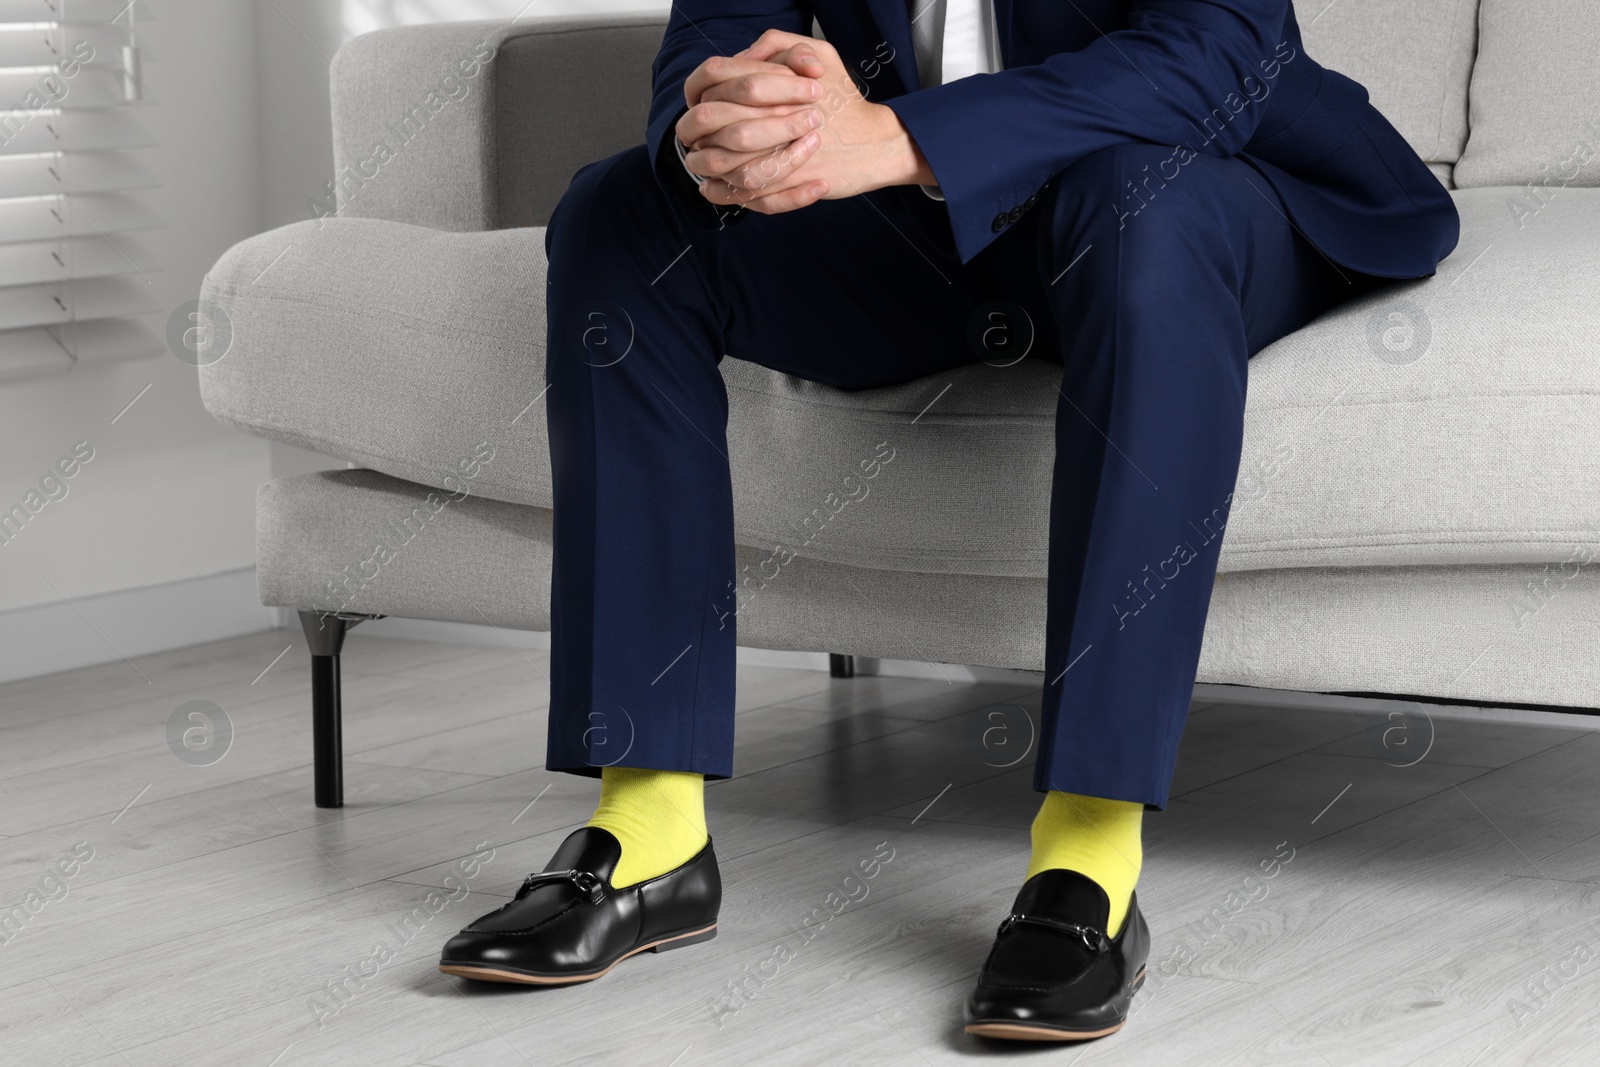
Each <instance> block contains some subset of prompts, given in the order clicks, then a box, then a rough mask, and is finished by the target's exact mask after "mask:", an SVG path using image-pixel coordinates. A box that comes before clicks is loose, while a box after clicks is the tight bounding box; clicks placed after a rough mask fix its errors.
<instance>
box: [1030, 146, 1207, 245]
mask: <svg viewBox="0 0 1600 1067" xmlns="http://www.w3.org/2000/svg"><path fill="white" fill-rule="evenodd" d="M1233 165H1235V164H1234V163H1233V161H1230V160H1223V159H1218V158H1216V157H1215V156H1205V155H1201V154H1200V153H1197V152H1195V151H1193V150H1192V149H1188V148H1185V147H1183V146H1181V145H1180V146H1178V147H1176V148H1174V147H1170V146H1166V145H1152V144H1143V143H1126V144H1117V145H1111V146H1109V147H1106V148H1102V149H1099V150H1097V151H1094V152H1090V153H1089V154H1088V155H1086V156H1084V157H1082V158H1081V159H1079V160H1078V161H1077V162H1076V163H1074V164H1073V165H1072V166H1070V167H1068V168H1067V169H1066V170H1065V171H1063V172H1062V173H1061V176H1060V177H1059V178H1058V179H1057V183H1058V185H1059V189H1058V192H1057V198H1058V199H1057V208H1058V210H1057V212H1056V216H1057V220H1058V222H1059V221H1061V220H1063V219H1065V220H1066V221H1068V222H1069V223H1075V224H1076V225H1077V226H1078V227H1079V228H1084V227H1091V228H1094V229H1100V230H1105V229H1109V230H1111V231H1113V232H1115V233H1118V234H1122V233H1124V232H1127V231H1131V230H1132V229H1133V227H1134V226H1135V224H1136V223H1141V222H1142V223H1144V224H1146V225H1144V226H1143V227H1142V229H1143V231H1144V233H1145V234H1146V235H1147V236H1148V235H1153V234H1154V233H1159V232H1161V231H1163V230H1165V231H1171V230H1174V229H1178V230H1187V229H1193V228H1196V227H1209V228H1212V229H1215V227H1216V225H1217V223H1218V221H1219V218H1220V217H1221V214H1220V213H1219V211H1218V208H1219V207H1222V206H1225V205H1224V204H1223V203H1222V201H1225V200H1226V199H1227V198H1228V197H1229V196H1231V195H1232V191H1233V190H1232V188H1231V186H1232V185H1235V184H1236V183H1234V182H1231V181H1228V180H1226V179H1227V177H1228V176H1226V175H1224V174H1222V173H1221V172H1220V170H1219V168H1225V167H1230V166H1233ZM1219 184H1220V185H1228V186H1230V188H1229V189H1226V190H1224V189H1222V188H1219ZM1059 228H1060V227H1059V226H1058V229H1059Z"/></svg>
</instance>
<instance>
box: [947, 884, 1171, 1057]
mask: <svg viewBox="0 0 1600 1067" xmlns="http://www.w3.org/2000/svg"><path fill="white" fill-rule="evenodd" d="M1110 911H1111V901H1110V900H1109V899H1108V898H1107V897H1106V893H1105V890H1103V889H1101V888H1100V886H1099V885H1098V884H1096V883H1095V881H1094V880H1093V879H1091V878H1086V877H1085V876H1083V875H1081V874H1079V873H1078V872H1076V871H1063V870H1049V871H1040V872H1039V873H1038V874H1036V875H1034V876H1033V877H1032V878H1029V879H1028V880H1027V882H1025V883H1024V884H1023V886H1022V891H1021V892H1019V893H1018V894H1017V900H1016V903H1015V904H1014V905H1013V906H1012V909H1011V914H1010V915H1007V916H1006V917H1005V919H1004V920H1002V921H1001V923H1000V930H999V932H998V934H996V936H995V942H994V948H993V949H991V950H990V952H989V958H988V959H987V960H986V961H985V962H984V965H983V970H982V971H980V972H979V973H978V988H977V989H976V990H974V991H973V994H972V996H970V997H969V998H967V1005H966V1011H965V1017H966V1023H967V1033H969V1034H978V1035H979V1036H981V1037H998V1038H1007V1039H1010V1040H1014V1041H1083V1040H1086V1039H1088V1038H1091V1037H1104V1036H1105V1035H1107V1034H1112V1033H1115V1032H1116V1031H1118V1030H1120V1029H1122V1024H1123V1023H1124V1022H1126V1021H1127V1018H1128V1006H1129V1004H1131V1003H1132V1001H1133V995H1134V993H1136V992H1138V991H1139V987H1140V986H1142V985H1143V984H1144V965H1145V961H1146V960H1147V959H1148V958H1149V956H1150V927H1149V926H1148V925H1147V924H1146V923H1145V921H1144V914H1143V913H1142V912H1140V911H1139V897H1138V894H1137V893H1136V894H1134V897H1133V900H1132V902H1131V903H1130V904H1129V905H1128V918H1127V920H1126V921H1125V922H1124V923H1123V924H1122V929H1121V930H1120V931H1118V933H1117V936H1116V937H1114V938H1108V937H1106V934H1105V929H1106V919H1107V917H1108V915H1109V913H1110Z"/></svg>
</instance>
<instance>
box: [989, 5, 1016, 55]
mask: <svg viewBox="0 0 1600 1067" xmlns="http://www.w3.org/2000/svg"><path fill="white" fill-rule="evenodd" d="M1015 3H1016V0H994V28H995V36H996V37H998V38H999V39H1000V42H999V43H1000V62H1001V63H1003V64H1004V65H1005V66H1006V67H1008V68H1009V67H1010V66H1011V14H1012V11H1013V8H1014V5H1015Z"/></svg>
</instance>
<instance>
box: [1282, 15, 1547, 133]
mask: <svg viewBox="0 0 1600 1067" xmlns="http://www.w3.org/2000/svg"><path fill="white" fill-rule="evenodd" d="M1515 2H1517V3H1521V2H1522V0H1515ZM1549 2H1551V3H1557V2H1560V0H1549ZM1294 9H1295V17H1296V18H1297V19H1298V20H1299V22H1300V32H1301V35H1302V36H1303V37H1304V38H1305V43H1306V52H1307V53H1308V54H1309V55H1310V56H1311V58H1312V59H1315V60H1316V61H1317V62H1318V63H1321V64H1322V65H1323V66H1325V67H1329V68H1331V69H1333V70H1336V71H1338V72H1339V73H1341V74H1346V75H1349V76H1350V77H1352V78H1354V79H1355V80H1356V81H1358V82H1360V83H1361V84H1362V85H1365V86H1366V87H1367V92H1368V93H1369V94H1370V95H1371V97H1372V103H1373V106H1375V107H1376V108H1377V109H1378V110H1379V111H1381V112H1382V113H1383V116H1384V117H1385V118H1387V119H1388V120H1389V121H1390V122H1392V123H1394V126H1395V129H1397V130H1399V131H1400V133H1401V134H1402V135H1404V137H1405V139H1406V140H1407V141H1408V142H1409V143H1410V144H1411V147H1412V148H1414V149H1416V151H1417V155H1419V156H1421V157H1422V158H1423V160H1424V161H1426V162H1428V163H1454V162H1455V161H1456V160H1458V159H1460V158H1461V151H1462V149H1463V148H1464V147H1465V146H1466V143H1467V87H1468V84H1469V83H1470V81H1471V78H1472V57H1473V52H1474V50H1475V49H1476V48H1477V37H1478V31H1477V18H1478V0H1295V5H1294Z"/></svg>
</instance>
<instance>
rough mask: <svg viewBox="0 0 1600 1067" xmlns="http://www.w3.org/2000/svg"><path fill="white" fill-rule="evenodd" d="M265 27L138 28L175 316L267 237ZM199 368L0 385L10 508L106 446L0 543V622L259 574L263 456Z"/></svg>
mask: <svg viewBox="0 0 1600 1067" xmlns="http://www.w3.org/2000/svg"><path fill="white" fill-rule="evenodd" d="M254 29H255V20H254V15H253V12H252V11H251V10H250V8H249V7H247V6H246V5H244V4H240V3H237V2H229V3H217V2H215V0H165V2H164V3H163V4H162V5H161V11H160V21H159V22H152V23H148V24H142V26H141V33H142V35H143V36H144V39H145V40H146V41H147V42H148V44H149V46H150V50H151V52H152V53H153V54H154V56H155V57H157V58H156V61H155V62H152V63H149V64H148V65H147V67H146V70H145V76H146V86H147V91H148V94H149V95H150V96H152V97H154V98H155V99H156V100H158V101H159V104H158V105H157V106H155V107H151V108H149V109H147V110H146V111H145V112H144V113H143V117H144V119H145V121H146V123H147V124H148V125H149V126H150V127H151V128H152V130H153V132H154V134H155V136H156V138H157V140H158V141H159V142H160V145H161V147H160V149H159V150H157V151H154V152H149V153H146V154H145V155H144V159H145V161H146V162H147V163H148V164H149V165H150V166H151V167H152V169H154V171H155V172H156V174H157V175H158V177H159V178H160V182H161V188H160V189H159V190H158V191H157V192H156V193H155V194H154V195H153V196H152V198H151V200H150V202H151V204H152V206H154V207H155V209H156V210H157V211H158V212H159V213H160V214H161V215H162V216H163V217H164V218H165V219H166V220H167V222H168V225H167V227H166V228H165V229H164V230H163V231H161V233H160V234H159V235H157V236H156V237H155V238H154V241H155V242H156V246H157V247H158V248H159V249H160V250H161V252H162V262H163V264H164V267H163V269H162V270H161V271H159V272H156V273H151V274H150V278H151V281H152V283H153V287H154V291H155V294H156V298H157V302H158V304H159V306H160V307H161V308H162V309H163V310H164V311H170V310H173V309H176V308H177V307H178V306H179V305H180V304H182V303H183V302H185V301H187V300H192V299H194V298H195V296H196V295H197V294H198V293H199V290H200V278H201V276H202V275H203V274H204V272H205V270H206V269H207V268H208V267H209V266H210V265H211V264H212V263H213V262H214V261H215V260H216V258H217V257H218V256H219V255H221V253H222V252H223V251H224V250H225V249H226V248H227V247H228V246H229V245H231V244H233V243H234V242H236V241H238V240H240V239H241V238H244V237H246V236H248V235H250V234H251V233H254V232H256V230H257V229H258V224H259V218H260V206H259V203H260V167H259V146H258V142H257V137H256V121H255V117H254V112H255V97H256V65H255V44H254ZM158 325H159V326H160V327H162V328H164V321H162V322H161V323H159V324H158ZM195 373H196V372H195V370H194V368H192V367H190V366H188V365H186V364H184V363H182V362H180V361H179V360H178V359H177V358H176V357H172V356H165V357H162V358H161V359H157V360H143V361H139V362H134V363H126V364H121V365H116V366H112V367H102V368H93V369H84V368H80V369H76V370H74V371H73V372H71V373H70V374H66V375H59V376H55V377H48V378H41V379H36V380H32V381H24V382H15V383H6V384H5V385H3V386H0V501H3V502H5V504H6V505H7V506H9V504H11V503H13V502H16V501H18V500H20V499H21V498H22V496H23V495H24V494H26V493H27V492H28V490H29V489H30V488H32V487H33V486H34V485H35V484H36V483H37V480H38V478H39V477H40V476H41V475H42V474H44V473H45V472H46V471H47V470H48V468H49V467H50V466H51V465H52V464H54V463H55V461H56V460H57V458H58V457H60V456H62V455H63V454H65V453H66V452H68V451H69V450H70V448H71V446H72V444H73V443H74V442H75V441H79V440H85V441H88V442H89V443H90V445H91V446H93V448H94V459H93V460H92V461H91V462H90V463H89V464H88V465H87V466H86V467H85V468H84V469H83V470H82V471H81V472H80V473H79V474H78V475H77V476H76V477H75V478H73V479H72V480H71V481H70V482H69V483H68V484H69V486H70V491H69V493H68V495H67V496H66V497H65V498H64V499H61V500H58V501H54V502H51V503H49V504H48V505H46V507H45V508H44V510H43V511H41V512H40V513H39V514H38V515H37V516H36V517H35V518H34V519H33V520H32V521H31V522H30V523H29V524H28V525H27V527H26V528H24V530H23V532H22V533H21V534H20V535H19V536H18V537H17V538H16V539H15V540H13V541H12V542H11V543H9V544H6V545H0V612H5V611H14V610H16V609H19V608H26V607H29V606H32V605H48V604H56V605H59V604H61V599H60V598H61V596H65V597H67V598H71V599H73V600H77V599H78V598H81V597H91V596H94V595H96V594H101V593H107V592H111V591H115V590H125V589H133V588H137V587H140V586H151V585H159V584H162V583H167V582H173V581H178V580H182V579H186V578H194V577H197V576H203V575H212V574H219V573H222V572H224V571H229V570H236V569H238V568H241V567H248V566H250V565H251V563H252V560H253V548H254V533H253V520H252V510H253V496H254V492H255V486H256V484H257V483H258V482H261V481H263V480H264V479H265V478H266V476H267V462H268V453H267V448H266V446H265V444H263V443H261V442H259V441H254V440H251V439H249V438H245V437H242V436H241V435H239V434H237V433H234V432H233V431H231V430H228V429H226V428H224V427H223V426H221V425H220V424H218V423H216V422H215V421H214V420H212V419H211V418H210V416H208V415H207V414H206V413H205V411H204V410H203V409H202V407H201V406H200V401H199V395H198V391H197V388H196V383H195ZM147 385H148V386H149V389H148V390H147V391H145V392H144V395H143V396H142V397H141V398H140V399H139V401H138V403H137V404H135V405H134V406H133V407H132V408H131V409H130V410H128V412H127V413H126V414H125V415H122V416H121V418H120V419H117V421H116V423H115V425H113V424H112V419H113V418H114V417H116V416H117V414H118V413H119V412H120V411H121V410H122V409H123V407H124V406H125V405H127V404H128V402H129V401H131V400H133V398H134V397H135V396H137V395H138V394H139V393H140V391H141V390H144V389H145V387H146V386H147ZM52 584H53V585H54V588H52ZM57 590H59V595H58V592H57ZM79 625H80V626H81V625H82V624H81V623H80V624H79ZM84 633H88V631H87V629H86V628H85V629H84ZM60 636H61V639H62V640H73V639H76V638H77V637H80V636H82V635H78V634H63V635H60ZM89 637H90V638H91V639H93V635H92V634H89ZM4 654H5V653H4V651H3V650H0V655H4Z"/></svg>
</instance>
